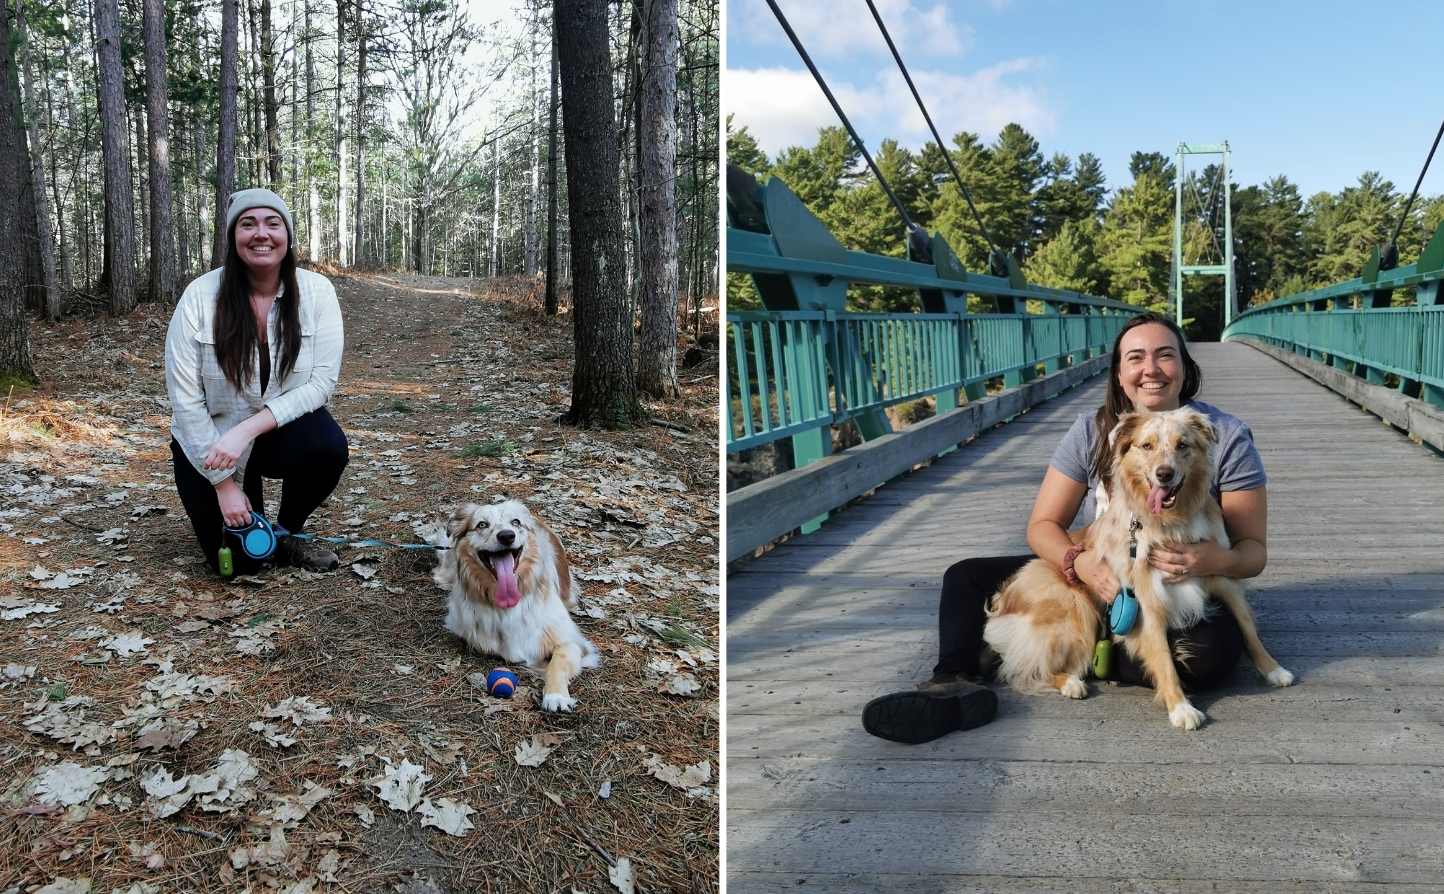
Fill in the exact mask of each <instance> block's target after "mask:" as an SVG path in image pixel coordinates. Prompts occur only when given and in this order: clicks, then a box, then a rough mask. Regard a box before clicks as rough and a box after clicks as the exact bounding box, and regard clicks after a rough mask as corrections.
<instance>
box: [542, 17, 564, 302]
mask: <svg viewBox="0 0 1444 894" xmlns="http://www.w3.org/2000/svg"><path fill="white" fill-rule="evenodd" d="M551 45H552V64H551V70H552V77H551V92H550V93H549V94H548V95H547V98H548V104H549V105H550V107H551V108H550V109H549V113H548V114H549V117H550V118H551V123H550V124H549V125H548V131H547V291H546V300H545V304H544V306H545V309H546V315H547V316H549V317H554V316H556V314H557V105H558V104H559V102H560V100H561V97H559V96H558V95H557V29H556V23H555V22H553V23H552V33H551Z"/></svg>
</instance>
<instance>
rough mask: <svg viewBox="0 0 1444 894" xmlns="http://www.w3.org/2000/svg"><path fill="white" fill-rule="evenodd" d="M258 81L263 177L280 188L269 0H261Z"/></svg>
mask: <svg viewBox="0 0 1444 894" xmlns="http://www.w3.org/2000/svg"><path fill="white" fill-rule="evenodd" d="M261 83H262V85H263V87H262V105H263V111H264V112H265V116H266V177H267V179H268V181H269V182H270V184H271V189H272V190H274V191H276V192H280V189H281V125H280V123H279V120H278V119H279V118H280V108H279V107H278V106H277V104H276V47H275V32H274V31H272V29H271V0H261Z"/></svg>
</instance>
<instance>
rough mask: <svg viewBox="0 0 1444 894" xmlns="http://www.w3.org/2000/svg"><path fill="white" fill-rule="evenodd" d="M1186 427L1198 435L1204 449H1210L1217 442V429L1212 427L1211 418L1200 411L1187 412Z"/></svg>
mask: <svg viewBox="0 0 1444 894" xmlns="http://www.w3.org/2000/svg"><path fill="white" fill-rule="evenodd" d="M1188 427H1189V429H1190V430H1191V431H1192V432H1193V433H1194V434H1195V435H1197V436H1198V439H1199V441H1200V442H1201V443H1202V444H1203V447H1204V449H1205V450H1212V449H1213V448H1214V446H1215V445H1216V444H1218V431H1217V429H1215V428H1214V427H1213V420H1211V419H1209V418H1208V417H1207V416H1205V415H1203V414H1202V413H1197V412H1193V413H1189V414H1188Z"/></svg>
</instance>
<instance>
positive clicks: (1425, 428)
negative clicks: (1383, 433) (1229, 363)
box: [1240, 339, 1444, 450]
mask: <svg viewBox="0 0 1444 894" xmlns="http://www.w3.org/2000/svg"><path fill="white" fill-rule="evenodd" d="M1240 341H1241V342H1242V343H1243V344H1246V345H1248V346H1249V347H1251V348H1253V349H1254V350H1256V351H1261V352H1262V353H1264V354H1266V355H1268V356H1270V357H1272V358H1274V359H1275V360H1277V361H1279V362H1280V363H1282V364H1284V365H1285V366H1287V367H1289V368H1291V369H1294V370H1296V371H1298V372H1300V373H1303V374H1304V375H1306V376H1308V377H1309V378H1311V379H1313V380H1315V381H1317V382H1319V383H1320V384H1322V385H1323V386H1324V387H1326V388H1329V389H1331V390H1333V391H1336V392H1338V393H1339V394H1342V395H1343V396H1344V397H1346V398H1348V399H1349V400H1351V401H1353V402H1354V403H1356V404H1359V405H1360V406H1361V407H1363V408H1364V409H1366V410H1368V411H1369V412H1370V413H1374V414H1376V415H1378V416H1379V417H1380V418H1382V419H1384V420H1386V421H1387V422H1388V423H1389V424H1391V425H1393V426H1395V427H1397V428H1399V429H1402V430H1403V431H1406V432H1408V433H1409V434H1410V435H1411V436H1413V437H1416V438H1419V439H1420V440H1422V441H1424V442H1425V443H1427V444H1432V445H1433V446H1434V447H1435V448H1436V449H1439V450H1444V410H1441V409H1440V408H1438V407H1434V406H1431V405H1429V404H1427V403H1425V402H1424V401H1421V400H1419V399H1418V398H1413V397H1407V396H1405V395H1403V394H1400V393H1399V392H1398V391H1396V390H1394V389H1392V388H1385V387H1384V386H1382V385H1370V384H1369V383H1368V382H1366V381H1364V380H1363V379H1361V378H1358V377H1357V376H1354V375H1352V374H1350V373H1346V372H1344V371H1343V370H1340V369H1335V368H1334V367H1331V366H1326V365H1324V364H1322V363H1319V362H1318V361H1316V360H1310V359H1309V358H1307V357H1303V356H1300V355H1298V354H1295V353H1293V352H1292V351H1285V350H1283V349H1281V348H1277V347H1274V346H1273V345H1267V344H1264V343H1262V342H1258V341H1254V340H1253V339H1240Z"/></svg>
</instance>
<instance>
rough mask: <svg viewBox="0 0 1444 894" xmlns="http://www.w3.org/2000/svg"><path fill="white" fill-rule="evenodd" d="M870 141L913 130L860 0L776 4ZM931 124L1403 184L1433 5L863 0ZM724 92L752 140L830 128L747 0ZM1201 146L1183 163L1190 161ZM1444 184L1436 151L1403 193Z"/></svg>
mask: <svg viewBox="0 0 1444 894" xmlns="http://www.w3.org/2000/svg"><path fill="white" fill-rule="evenodd" d="M777 2H778V6H779V7H781V9H782V11H783V13H784V14H785V15H787V17H788V19H789V21H790V22H791V23H792V27H793V29H794V30H795V31H796V32H797V34H798V37H799V38H800V39H801V40H802V42H803V45H804V46H805V47H806V48H807V50H808V52H809V53H810V54H811V55H812V57H813V60H814V61H815V62H817V64H818V67H819V68H820V69H821V70H822V73H823V76H824V77H825V78H827V81H828V84H829V86H830V87H831V88H832V90H833V93H834V94H836V95H837V96H838V99H839V101H840V102H841V103H842V105H843V109H844V111H846V112H847V114H848V116H849V117H850V118H852V120H853V123H854V124H855V125H857V126H858V128H859V130H860V131H861V132H862V135H863V138H864V139H865V140H866V141H867V144H868V147H869V149H874V150H875V149H876V147H877V144H878V143H879V142H880V141H881V140H882V139H883V138H884V137H889V136H890V137H895V138H897V139H900V140H901V141H902V142H903V143H904V144H906V145H909V146H912V147H917V146H920V145H921V144H922V143H923V142H924V141H925V140H926V139H930V137H928V136H927V129H926V125H925V124H924V123H923V120H922V117H921V115H919V114H918V113H917V112H916V106H915V104H914V103H913V101H912V97H911V95H909V93H908V92H907V87H906V85H905V84H904V83H903V81H902V78H901V76H900V75H898V74H897V73H896V68H895V66H894V64H893V61H892V58H891V56H890V55H888V52H887V47H886V45H885V44H884V43H883V40H882V37H881V35H880V34H879V33H878V31H877V27H876V25H875V24H874V23H873V20H872V16H871V14H870V13H869V12H868V9H867V5H866V3H865V2H864V0H832V2H819V0H777ZM874 2H875V3H876V5H877V7H878V10H879V12H880V13H881V15H882V16H883V21H884V22H886V23H887V26H888V29H889V31H890V32H891V33H892V35H893V40H894V41H895V42H896V43H897V44H898V48H899V50H900V52H901V53H902V54H903V61H904V62H906V63H907V66H908V69H909V71H910V72H911V73H912V75H913V79H914V81H916V82H917V83H918V88H919V91H920V92H921V93H922V94H923V99H924V101H925V102H926V103H927V104H928V111H929V113H930V114H931V115H932V117H933V120H934V121H935V122H936V123H937V125H938V129H939V130H940V131H941V132H942V134H943V137H944V139H950V138H951V137H952V135H953V133H955V132H956V131H958V130H971V131H974V132H978V133H981V134H982V136H983V138H984V140H985V141H987V142H991V141H992V140H993V138H994V137H996V135H997V132H998V129H999V128H1000V127H1001V126H1002V125H1003V124H1005V123H1007V122H1009V121H1017V122H1018V123H1020V124H1022V125H1023V126H1025V127H1026V128H1027V129H1028V130H1029V132H1030V133H1032V134H1033V136H1034V137H1035V138H1037V139H1038V141H1039V143H1040V144H1041V146H1042V150H1043V152H1044V154H1045V156H1046V155H1051V154H1052V153H1054V152H1065V153H1067V154H1068V155H1069V156H1071V157H1073V158H1075V159H1076V158H1077V156H1078V155H1079V154H1080V153H1082V152H1092V153H1093V154H1095V155H1097V156H1098V157H1099V158H1100V159H1101V161H1102V163H1103V170H1104V173H1105V174H1106V175H1107V177H1108V186H1109V188H1110V189H1112V188H1117V187H1119V186H1126V185H1128V183H1129V182H1131V177H1130V176H1129V174H1128V158H1129V155H1130V154H1131V153H1132V152H1133V151H1135V150H1145V151H1158V152H1163V153H1165V154H1167V155H1169V156H1170V157H1171V156H1172V154H1173V151H1174V149H1175V147H1176V146H1177V145H1178V143H1179V142H1180V141H1184V142H1193V143H1216V142H1221V141H1223V140H1227V141H1228V142H1229V146H1230V148H1231V150H1232V162H1233V169H1234V178H1233V179H1234V182H1236V183H1238V184H1240V185H1243V186H1249V185H1253V184H1261V183H1262V182H1263V181H1264V180H1266V179H1268V178H1269V177H1272V176H1274V175H1275V174H1285V175H1287V176H1288V178H1289V179H1290V180H1292V181H1293V182H1294V183H1296V184H1298V186H1299V189H1300V192H1301V193H1302V194H1303V195H1304V197H1305V198H1307V197H1308V196H1309V195H1312V194H1313V193H1315V192H1318V191H1323V190H1327V191H1332V192H1336V191H1338V190H1340V189H1342V188H1344V187H1346V186H1349V185H1352V184H1354V183H1355V182H1357V180H1358V177H1359V175H1360V174H1362V173H1363V172H1364V171H1366V170H1377V171H1379V172H1381V173H1382V174H1383V175H1384V176H1385V177H1387V178H1388V179H1390V180H1392V181H1393V183H1394V186H1395V188H1396V189H1397V190H1398V191H1400V192H1404V193H1407V192H1408V191H1409V190H1410V189H1411V188H1412V187H1413V185H1414V180H1415V178H1416V177H1417V176H1418V175H1419V169H1420V167H1421V166H1422V165H1423V163H1424V157H1425V155H1426V154H1427V153H1428V151H1429V144H1430V143H1431V142H1432V140H1433V139H1434V134H1435V133H1436V132H1437V130H1438V128H1439V124H1440V122H1441V120H1444V22H1441V19H1440V17H1439V14H1438V7H1437V0H1436V2H1435V3H1425V2H1393V0H1391V2H1388V3H1376V4H1372V5H1368V4H1366V5H1365V6H1359V5H1357V4H1344V3H1334V2H1267V0H1263V2H1257V3H1244V2H1227V3H1225V2H1216V3H1209V2H1195V3H1177V2H1153V3H1142V2H1128V3H1124V2H1085V0H1076V2H1063V0H874ZM726 9H727V13H726V16H727V21H726V26H727V31H726V41H727V45H726V57H725V64H726V73H725V75H724V80H723V96H724V99H723V102H724V103H725V107H726V110H727V112H728V113H729V114H732V115H733V116H734V124H746V125H747V126H748V129H749V130H750V131H751V132H752V133H753V134H754V135H755V136H756V137H757V138H758V140H759V142H760V143H761V144H762V146H763V148H764V149H765V150H767V151H768V154H769V155H775V154H776V152H777V150H778V149H780V148H782V147H784V146H786V145H792V144H798V143H803V144H811V142H812V141H813V138H814V136H815V133H816V128H817V127H819V126H822V125H830V124H835V123H836V118H835V117H834V115H833V114H832V111H831V109H830V108H829V107H828V106H827V101H826V99H825V98H824V97H823V96H822V93H821V91H820V90H818V89H817V87H816V86H815V85H814V84H813V82H812V78H811V75H809V74H808V73H807V70H806V68H805V67H803V65H802V62H801V61H800V59H799V58H798V57H797V54H796V53H795V52H794V51H793V49H792V47H791V45H790V43H788V41H787V37H786V35H785V34H784V33H783V32H782V29H781V27H780V26H778V24H777V22H776V20H775V19H774V18H773V16H772V13H771V11H770V10H769V9H768V7H767V5H766V3H764V2H763V0H727V3H726ZM1210 160H1213V158H1212V157H1207V156H1205V157H1200V158H1196V159H1193V160H1191V161H1190V167H1192V166H1193V164H1195V163H1199V164H1203V163H1207V162H1208V161H1210ZM1420 192H1421V194H1423V195H1426V196H1430V195H1438V194H1441V193H1444V152H1441V153H1440V154H1439V155H1436V157H1435V160H1434V163H1433V165H1431V168H1430V171H1429V174H1428V175H1427V176H1426V177H1425V179H1424V183H1423V185H1422V187H1421V188H1420Z"/></svg>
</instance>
